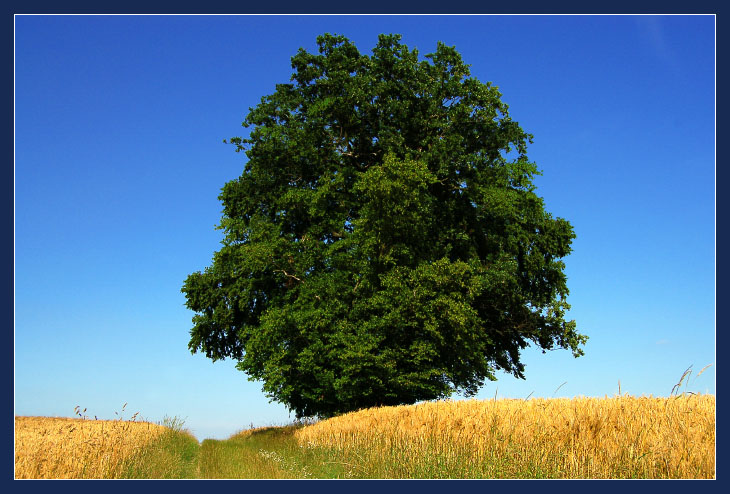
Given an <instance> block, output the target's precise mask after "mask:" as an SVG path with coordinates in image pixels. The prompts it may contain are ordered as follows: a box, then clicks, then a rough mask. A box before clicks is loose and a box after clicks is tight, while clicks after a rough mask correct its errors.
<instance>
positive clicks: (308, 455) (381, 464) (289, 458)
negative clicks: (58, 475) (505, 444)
mask: <svg viewBox="0 0 730 494" xmlns="http://www.w3.org/2000/svg"><path fill="white" fill-rule="evenodd" d="M166 425H168V426H169V424H166ZM181 425H182V423H181V422H178V423H176V424H175V426H174V427H172V428H171V430H170V431H169V432H166V433H164V434H163V435H162V436H160V437H159V438H158V439H157V440H155V441H153V442H151V443H149V444H148V445H147V446H146V447H145V448H143V449H142V450H140V451H139V452H138V453H137V454H136V455H134V456H133V457H132V458H131V459H130V460H128V461H127V463H126V464H125V468H124V470H123V472H124V473H123V475H122V477H123V478H153V479H191V478H199V479H308V478H312V479H338V478H340V479H341V478H365V479H367V478H413V479H418V478H420V479H439V478H545V477H557V476H559V475H558V472H540V471H535V469H532V468H531V467H530V465H520V466H519V467H517V465H516V464H515V462H514V461H509V460H513V459H511V458H510V459H508V458H493V459H492V461H490V462H489V463H488V464H477V463H474V462H473V459H472V456H471V454H470V452H468V451H464V452H463V455H457V456H454V455H453V454H451V455H449V456H445V455H443V454H440V452H439V449H440V448H439V447H438V445H435V444H434V445H424V444H422V445H421V446H420V447H418V451H416V450H415V449H414V448H416V446H415V445H410V444H402V445H394V446H393V447H391V448H390V449H389V450H388V452H387V454H384V455H383V454H374V453H373V452H371V451H369V450H366V449H358V448H351V449H349V450H348V451H339V450H335V449H328V448H303V447H301V446H299V444H298V443H297V441H296V439H295V438H294V431H295V430H296V429H297V428H298V427H299V426H296V425H288V426H283V427H266V428H262V429H258V430H255V431H253V432H251V433H249V434H247V435H240V436H233V437H231V438H230V439H226V440H213V439H206V440H204V441H203V442H202V444H199V443H198V442H197V440H196V439H195V438H194V437H193V436H192V435H190V434H189V433H188V432H187V431H185V430H183V429H182V427H181ZM516 467H517V468H516Z"/></svg>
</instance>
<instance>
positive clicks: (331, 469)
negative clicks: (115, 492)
mask: <svg viewBox="0 0 730 494" xmlns="http://www.w3.org/2000/svg"><path fill="white" fill-rule="evenodd" d="M294 430H296V427H294V426H286V427H266V428H262V429H257V430H253V431H246V432H244V433H242V434H239V435H237V436H234V437H232V438H230V439H225V440H215V439H205V440H204V441H203V442H202V443H200V444H199V443H198V441H197V440H196V439H195V438H194V437H193V436H191V435H190V434H188V433H186V432H184V431H181V430H176V431H171V432H170V433H169V434H167V435H165V436H163V437H162V438H160V439H159V440H157V441H154V442H153V443H152V444H150V445H148V446H147V447H146V448H144V449H143V450H142V451H141V452H140V453H139V454H137V455H135V457H133V458H132V459H131V460H130V461H129V462H128V464H127V466H126V469H125V471H124V474H123V477H125V478H159V479H171V478H177V479H193V478H197V479H297V478H300V479H301V478H338V477H339V478H341V477H345V476H348V475H349V474H348V472H347V470H346V469H345V468H343V465H341V464H337V463H336V462H333V461H331V458H328V457H322V456H318V455H317V454H316V453H314V452H309V451H303V450H302V449H301V448H300V447H299V446H298V444H297V442H296V439H295V438H294V435H293V433H294Z"/></svg>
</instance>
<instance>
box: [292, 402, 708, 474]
mask: <svg viewBox="0 0 730 494" xmlns="http://www.w3.org/2000/svg"><path fill="white" fill-rule="evenodd" d="M296 437H297V440H298V442H299V444H300V446H302V447H309V448H317V447H324V448H334V449H336V450H339V451H341V452H343V454H344V455H345V456H346V455H347V452H348V451H350V452H352V455H354V456H353V457H358V458H361V459H362V460H363V461H366V462H367V461H369V460H368V458H362V456H363V455H364V454H365V455H371V456H372V458H371V459H372V461H380V460H379V458H383V457H390V458H393V459H394V460H396V461H397V462H398V463H399V464H402V465H418V464H419V462H420V463H421V464H424V465H425V464H426V463H428V462H430V464H434V461H435V460H434V458H436V459H437V461H436V464H438V465H446V466H448V465H460V466H461V467H464V468H467V469H469V471H475V472H481V474H482V475H483V476H484V477H492V478H494V477H497V476H498V477H502V478H503V477H513V478H517V477H522V478H524V477H525V476H526V475H527V476H533V477H542V476H544V477H552V478H555V477H557V478H714V477H715V397H714V396H712V395H690V394H685V395H677V396H672V397H669V398H654V397H651V396H649V397H631V396H628V395H626V396H617V397H613V398H609V397H606V398H573V399H531V400H527V401H526V400H517V399H499V400H464V401H438V402H428V403H423V404H417V405H410V406H397V407H383V408H372V409H366V410H361V411H358V412H353V413H349V414H346V415H342V416H339V417H335V418H332V419H329V420H325V421H322V422H318V423H316V424H313V425H309V426H307V427H304V428H302V429H300V430H298V431H297V432H296ZM425 456H429V457H430V458H429V459H427V460H426V459H425V458H424V457H425ZM465 463H468V464H469V465H465ZM421 472H425V473H422V474H421V475H428V470H421ZM406 474H408V472H406Z"/></svg>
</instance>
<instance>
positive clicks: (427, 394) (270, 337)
mask: <svg viewBox="0 0 730 494" xmlns="http://www.w3.org/2000/svg"><path fill="white" fill-rule="evenodd" d="M317 41H318V44H319V54H317V55H315V54H311V53H308V52H306V51H305V50H303V49H300V50H299V52H298V53H297V54H296V55H295V56H294V57H292V68H293V76H292V80H291V82H290V83H288V84H278V85H277V86H276V91H275V92H274V93H273V94H271V95H269V96H265V97H264V98H262V100H261V103H260V104H259V105H258V106H256V107H255V108H252V109H251V110H250V113H249V114H248V116H247V117H246V120H245V121H244V123H243V125H244V127H251V128H252V130H251V132H250V135H249V136H248V137H247V138H242V137H235V138H233V139H231V140H230V142H231V143H233V144H234V145H235V147H236V150H237V151H244V152H245V154H246V156H247V157H248V161H247V163H246V165H245V168H244V171H243V174H242V175H241V176H240V177H239V178H238V179H236V180H232V181H230V182H228V183H227V184H225V186H224V187H223V189H222V192H221V194H220V199H221V201H222V203H223V218H222V220H221V223H220V228H221V229H222V230H223V231H224V233H225V237H224V239H223V241H222V248H221V249H220V250H219V251H218V252H216V253H215V254H214V257H213V262H212V264H211V265H210V266H209V267H207V268H206V269H205V270H204V271H203V272H196V273H193V274H191V275H190V276H188V278H187V279H186V280H185V283H184V286H183V288H182V291H183V292H184V293H185V296H186V298H187V307H188V308H190V309H191V310H193V311H194V312H195V313H196V315H195V316H194V317H193V324H194V326H193V328H192V330H191V332H190V343H189V348H190V350H191V351H193V352H197V351H201V352H204V353H205V354H206V355H207V356H208V357H210V358H211V359H213V360H218V359H224V358H232V359H235V360H237V361H238V365H237V367H238V368H239V369H240V370H241V371H243V372H245V373H246V374H248V376H249V379H251V380H260V381H262V382H263V389H264V391H265V392H266V393H267V394H268V396H269V397H270V398H271V399H273V400H275V401H278V402H281V403H284V404H286V405H287V406H288V407H289V408H290V409H291V410H292V411H294V412H295V413H296V415H297V417H305V416H323V417H326V416H331V415H334V414H338V413H342V412H347V411H350V410H355V409H359V408H363V407H369V406H377V405H394V404H401V403H414V402H416V401H419V400H428V399H436V398H443V397H447V396H450V395H451V394H452V393H454V392H463V393H464V394H465V395H470V394H473V393H475V392H476V391H477V389H478V388H479V387H480V386H481V385H483V383H484V381H485V380H486V379H490V380H494V379H495V373H496V371H498V370H502V371H506V372H509V373H511V374H513V375H515V376H517V377H522V378H523V377H524V366H523V364H522V363H521V362H520V352H521V350H523V349H524V348H525V347H526V346H527V345H528V344H533V345H536V346H537V347H538V348H541V349H543V350H550V349H553V348H563V349H569V350H571V351H572V352H573V354H574V355H575V356H579V355H581V354H582V350H581V348H580V346H581V345H582V344H583V343H584V342H585V341H586V337H585V336H583V335H581V334H579V333H577V332H576V328H575V322H574V321H566V320H565V319H564V316H565V311H566V310H567V309H569V305H568V304H567V303H566V296H567V294H568V288H567V286H566V276H565V274H564V273H563V270H564V264H563V262H562V261H561V258H563V257H564V256H566V255H568V254H569V253H570V250H571V247H570V246H571V241H572V239H573V238H574V237H575V235H574V233H573V228H572V226H571V225H570V224H569V223H568V221H566V220H564V219H562V218H553V217H552V216H551V215H550V214H549V213H548V212H546V211H545V210H544V206H543V200H542V199H541V198H540V197H539V196H537V195H536V193H535V186H534V185H533V182H532V179H533V177H534V176H535V175H536V174H538V170H537V167H536V166H535V164H534V163H532V162H530V161H529V160H528V158H527V156H526V150H527V144H528V143H529V142H531V138H532V136H530V135H529V134H527V133H525V132H524V131H523V130H522V129H521V128H520V126H519V125H518V124H517V122H514V121H512V120H511V118H510V117H509V114H508V107H507V105H506V104H504V103H503V102H502V101H501V100H500V97H501V94H500V93H499V91H498V90H497V88H496V87H494V86H492V85H491V84H490V83H486V84H485V83H481V82H479V81H478V80H477V79H475V78H473V77H471V76H470V72H469V66H468V65H466V64H464V63H463V61H462V59H461V56H460V55H459V53H458V52H457V51H456V50H455V49H454V48H453V47H448V46H445V45H444V44H442V43H439V44H438V46H437V48H436V51H435V52H434V53H432V54H429V55H426V57H425V60H419V56H418V52H417V51H416V50H410V49H409V48H408V47H407V46H405V45H403V44H402V43H401V42H400V36H398V35H388V36H386V35H381V36H380V37H379V40H378V43H377V46H376V47H375V48H374V49H373V53H372V55H371V56H367V55H363V54H361V53H360V52H359V51H358V50H357V48H356V47H355V46H354V45H353V44H352V43H351V42H350V41H349V40H347V39H346V38H344V37H343V36H334V35H330V34H325V35H323V36H320V37H319V38H318V39H317Z"/></svg>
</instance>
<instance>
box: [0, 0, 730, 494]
mask: <svg viewBox="0 0 730 494" xmlns="http://www.w3.org/2000/svg"><path fill="white" fill-rule="evenodd" d="M725 5H727V4H725ZM171 6H172V4H170V3H166V4H164V5H152V4H150V3H149V2H145V3H143V2H124V3H121V4H115V3H109V4H101V3H98V2H93V3H92V2H75V3H74V4H73V5H69V4H66V3H56V2H53V3H51V2H35V3H28V2H18V1H16V2H13V5H9V6H8V14H11V15H9V16H8V15H6V16H5V26H6V27H5V29H3V30H2V33H3V39H4V40H5V46H6V51H5V53H6V54H9V59H10V60H9V62H10V63H8V62H6V67H10V69H9V70H10V76H11V77H12V78H11V77H8V78H6V79H5V80H6V81H10V82H9V84H8V85H9V88H8V90H9V92H10V93H12V92H13V83H14V73H13V68H12V67H11V64H12V61H13V58H14V50H13V53H9V52H10V49H11V48H10V47H13V46H14V38H15V34H14V16H15V15H16V14H236V13H246V14H282V13H289V14H326V13H333V14H388V13H390V14H405V13H421V14H449V13H458V14H509V13H511V14H519V13H523V14H571V13H572V14H716V15H717V17H716V39H717V43H716V54H717V56H716V88H725V87H728V86H727V82H726V81H727V78H726V77H725V74H724V72H723V71H722V69H723V68H724V65H725V64H724V62H725V59H726V57H725V53H726V52H725V51H724V45H723V42H724V41H725V40H726V38H725V34H724V33H723V32H722V27H723V26H724V25H725V24H724V19H725V18H724V15H723V13H724V12H723V11H724V10H727V7H725V9H722V7H721V5H720V2H719V1H695V2H691V3H685V2H681V3H680V2H672V3H668V2H664V3H659V2H643V3H639V2H625V1H624V2H613V3H611V4H610V5H605V4H602V3H600V2H596V3H589V2H561V3H560V4H559V5H556V4H555V3H552V2H550V3H548V2H535V1H530V2H526V3H525V2H520V3H507V2H504V3H487V2H475V3H468V4H458V5H457V4H453V3H448V2H443V1H442V2H423V1H422V2H419V3H413V4H410V5H404V6H401V5H400V4H395V3H393V2H384V1H377V0H376V1H370V2H367V3H361V4H358V3H355V2H352V3H348V2H341V1H340V2H326V3H317V4H311V3H303V2H279V3H256V4H251V3H241V2H235V3H234V2H218V3H216V4H215V5H211V4H207V3H202V2H201V3H184V4H176V5H175V6H174V8H173V9H170V7H171ZM7 56H8V55H6V57H7ZM6 60H7V59H6ZM6 94H8V93H6ZM716 95H717V97H716V113H715V114H716V123H717V124H719V125H716V136H722V135H724V134H723V133H722V132H721V131H718V128H717V127H720V128H722V125H721V124H722V122H723V120H724V119H720V118H717V115H725V112H724V111H722V109H723V108H725V107H726V106H727V105H726V104H725V101H726V99H727V98H726V97H725V96H724V93H723V92H722V91H716ZM4 101H5V103H4V105H3V108H4V109H5V112H6V113H5V114H6V115H9V114H11V113H12V114H13V120H12V122H11V129H14V124H15V120H14V93H13V100H12V101H11V99H10V97H7V96H6V98H5V100H4ZM6 118H7V117H6ZM5 135H6V136H10V135H11V134H10V132H7V133H6V134H5ZM13 135H14V134H13ZM6 139H7V137H6ZM9 140H10V141H11V142H9V143H8V144H7V145H6V148H5V149H6V150H7V151H6V153H8V154H10V155H11V156H10V157H9V159H8V161H7V163H8V165H6V167H5V169H4V176H5V180H4V181H3V182H2V187H3V189H4V190H5V191H6V192H5V193H4V194H3V193H0V202H1V203H2V209H3V214H2V218H3V220H4V225H3V226H4V228H3V230H4V232H6V234H7V237H6V238H7V240H6V241H4V242H3V243H2V245H3V247H5V248H6V249H7V251H6V252H4V254H5V258H6V259H8V257H9V258H10V261H11V262H12V264H11V262H7V261H6V264H4V266H5V267H4V268H3V271H2V278H1V279H2V280H3V281H2V284H1V286H2V290H3V292H2V295H3V296H4V297H3V299H4V300H9V301H11V307H9V308H8V309H6V310H5V311H4V315H5V320H6V321H8V320H9V322H7V323H6V324H7V325H6V326H5V327H7V328H12V333H11V336H12V337H13V340H14V326H15V324H14V276H15V270H14V248H15V241H14V221H15V214H14V206H15V198H14V191H15V184H14V167H15V156H14V139H13V138H11V139H9ZM720 142H723V141H720ZM723 157H726V153H724V152H723V150H722V149H721V148H720V147H719V146H717V145H716V180H715V183H716V184H717V183H721V184H722V183H724V180H723V179H724V178H726V177H727V170H726V168H725V165H724V163H725V160H724V159H723ZM726 205H727V199H726V197H725V196H724V194H716V216H715V218H716V223H715V224H716V232H719V233H720V235H719V236H718V235H717V233H716V248H715V250H716V253H719V252H720V249H718V248H717V246H718V245H724V244H725V242H724V238H723V236H722V233H723V232H724V229H723V228H717V227H718V226H722V224H723V222H722V219H723V218H724V213H725V210H726ZM8 232H9V234H8ZM11 241H12V243H11ZM716 260H717V261H716V270H715V273H716V280H717V279H719V280H723V279H724V276H717V273H724V272H726V269H725V267H726V265H727V262H726V261H725V259H724V258H723V257H720V256H718V255H716ZM722 291H723V285H722V284H721V283H717V282H716V301H717V299H718V298H719V297H718V295H720V294H721V293H722ZM716 305H717V303H716ZM726 319H727V316H726V315H725V314H724V312H722V311H720V312H718V311H716V348H723V345H722V342H723V341H724V334H723V332H722V331H717V328H724V324H723V323H722V322H721V321H722V320H726ZM8 331H10V329H9V330H8ZM13 342H14V341H13ZM11 348H12V349H13V355H12V356H11V358H9V359H7V360H6V361H5V362H6V363H5V369H6V374H5V376H6V382H7V379H8V378H9V380H10V385H9V388H10V389H9V391H10V390H12V389H13V386H14V344H13V345H12V346H11ZM8 351H9V350H8ZM716 365H717V363H716ZM717 371H718V373H720V374H721V373H724V367H723V366H722V364H720V365H718V367H717ZM723 382H724V380H723V379H718V384H722V383H723ZM8 395H10V401H9V405H8V407H9V409H10V415H12V416H14V407H13V396H14V394H13V393H7V394H6V395H5V396H8ZM717 398H718V399H717V402H718V410H723V405H722V403H723V398H722V394H721V393H719V392H718V393H717ZM8 425H9V426H10V428H9V429H6V430H7V432H9V441H7V442H6V443H5V444H6V445H7V444H9V443H10V444H12V443H13V429H12V427H13V426H12V425H10V424H9V423H8ZM724 429H725V427H724V425H723V424H720V425H719V426H718V427H717V442H716V444H717V445H720V444H724ZM3 458H5V460H6V461H7V463H6V465H7V466H6V469H7V470H5V471H6V472H7V471H8V470H9V472H8V474H7V476H5V477H4V478H5V479H9V480H12V479H13V478H14V462H15V460H14V446H11V447H10V448H9V449H8V453H7V454H6V455H5V456H3ZM716 458H717V460H716V461H717V463H716V464H717V465H720V464H725V461H724V460H725V457H724V454H723V452H722V450H721V448H719V447H718V448H717V457H716ZM716 470H717V472H718V474H717V477H718V479H719V481H720V482H722V481H723V480H724V478H725V474H724V469H723V468H717V469H716ZM51 482H54V483H53V484H52V485H49V484H38V483H37V482H35V481H31V482H22V481H16V482H13V483H12V484H11V485H10V489H11V492H15V491H26V490H35V489H36V488H38V489H42V490H46V489H48V488H51V489H53V490H57V489H60V490H65V489H66V488H68V489H69V490H70V489H74V490H75V491H77V490H78V489H79V487H82V486H83V485H84V484H79V483H77V482H78V481H72V483H59V481H51ZM137 482H139V481H137ZM150 482H154V481H152V480H150V481H144V480H143V481H142V484H139V483H135V484H132V485H129V484H126V485H125V484H109V483H105V484H104V485H103V486H100V485H99V484H96V483H95V482H93V481H92V483H91V484H86V485H87V487H88V488H89V489H88V490H89V491H92V490H98V489H102V490H104V491H108V490H112V491H114V490H117V489H119V490H120V491H121V490H122V489H129V488H130V487H131V488H135V489H138V488H142V489H145V490H146V489H154V484H150ZM219 482H220V481H219ZM223 482H226V484H225V485H223V486H220V487H223V488H225V487H232V484H229V482H234V481H223ZM244 482H246V484H244V485H240V484H239V485H238V486H237V487H238V488H239V489H240V488H243V489H246V490H251V491H252V492H257V491H264V490H271V489H273V490H275V491H276V490H282V491H284V490H286V491H291V490H292V489H296V490H301V489H304V490H305V491H306V490H310V489H311V490H316V491H318V492H321V491H332V492H336V491H338V490H340V489H342V488H343V484H339V483H337V484H330V483H327V482H331V481H327V480H312V481H304V480H302V481H297V480H289V481H280V482H274V483H271V482H268V483H267V481H257V480H249V481H244ZM369 482H375V483H369ZM398 482H407V484H402V485H401V484H398ZM446 482H462V483H458V484H451V485H450V487H452V488H453V487H457V488H459V489H464V490H466V491H469V490H474V491H479V490H481V489H486V488H495V487H496V488H497V489H499V488H503V489H505V490H510V491H512V490H514V489H515V488H516V489H517V490H524V491H527V490H534V489H540V490H543V489H545V488H547V489H548V490H553V489H555V491H556V492H557V491H560V492H561V493H562V492H565V491H566V490H578V489H580V490H583V489H585V488H586V487H588V486H587V485H586V484H584V483H583V482H586V481H579V480H576V481H569V480H565V481H542V482H543V483H541V484H540V485H539V486H538V485H535V484H529V483H524V482H523V483H518V484H514V483H512V484H509V485H506V484H502V483H501V482H510V481H508V480H507V481H504V480H502V481H500V480H496V481H495V480H492V481H491V482H500V484H494V483H491V484H483V483H481V482H483V481H480V480H464V481H446ZM463 482H466V484H464V483H463ZM477 482H478V484H475V483H477ZM587 482H591V484H590V488H591V489H595V488H598V489H599V490H602V489H604V488H605V489H606V490H608V489H611V488H613V489H616V488H621V489H628V490H637V491H638V490H645V489H647V488H648V489H651V488H652V487H651V486H647V485H641V484H637V483H636V482H642V481H628V482H630V483H628V484H627V483H625V482H627V481H620V482H623V483H621V484H609V483H607V482H610V481H590V480H589V481H587ZM596 482H597V483H596ZM676 482H698V481H670V482H669V483H664V484H662V485H661V486H653V487H658V488H659V489H661V490H662V491H665V490H666V489H669V490H674V489H677V490H680V489H681V490H682V491H686V489H687V488H688V487H689V486H688V485H686V484H684V483H680V484H677V483H676ZM293 483H294V484H293ZM6 486H7V484H6ZM181 486H187V487H184V488H190V489H191V490H198V489H200V485H199V484H197V483H195V481H194V483H187V484H177V485H175V486H174V488H176V489H177V488H179V487H181ZM166 487H168V488H169V487H170V486H169V485H167V486H166ZM217 487H218V486H217ZM406 487H407V488H409V489H414V490H422V489H424V488H425V489H426V490H429V489H430V488H433V489H436V490H442V489H444V488H445V487H446V486H445V485H443V484H440V483H438V481H436V483H434V481H428V480H407V481H399V480H386V481H367V480H359V481H355V482H349V483H348V484H347V485H346V488H347V489H348V491H351V492H365V491H366V490H371V489H373V488H377V489H382V488H385V489H386V490H390V489H403V488H406ZM692 487H699V488H700V489H702V490H705V489H708V490H710V491H719V484H718V480H715V481H709V483H707V482H706V483H704V484H701V485H694V486H692ZM613 489H612V490H613ZM82 490H83V487H82Z"/></svg>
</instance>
